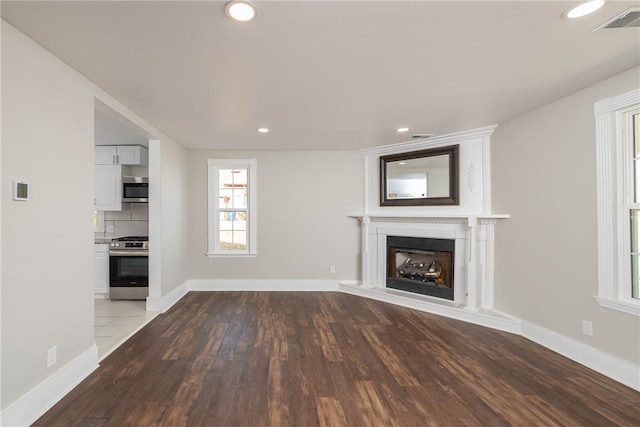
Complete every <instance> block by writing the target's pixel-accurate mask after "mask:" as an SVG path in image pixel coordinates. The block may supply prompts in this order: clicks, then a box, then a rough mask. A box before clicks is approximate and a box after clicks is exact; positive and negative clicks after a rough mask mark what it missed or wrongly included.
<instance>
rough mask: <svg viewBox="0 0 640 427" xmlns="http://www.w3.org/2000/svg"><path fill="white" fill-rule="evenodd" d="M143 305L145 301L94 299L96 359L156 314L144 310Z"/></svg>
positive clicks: (111, 349) (112, 348)
mask: <svg viewBox="0 0 640 427" xmlns="http://www.w3.org/2000/svg"><path fill="white" fill-rule="evenodd" d="M145 306H146V302H145V301H129V300H121V301H111V300H108V299H96V300H95V314H94V316H95V323H94V337H95V341H96V345H97V346H98V360H102V359H104V358H105V357H106V356H108V355H109V353H111V352H112V351H113V350H115V349H116V348H117V347H118V346H119V345H120V344H122V343H123V342H124V341H126V340H127V339H128V338H129V337H130V336H132V335H133V334H134V333H135V332H137V331H138V330H139V329H140V328H142V327H143V326H144V325H146V324H147V323H148V322H150V321H151V319H153V318H154V317H155V316H156V315H157V314H158V312H155V311H146V310H145Z"/></svg>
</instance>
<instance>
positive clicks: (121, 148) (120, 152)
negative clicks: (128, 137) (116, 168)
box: [95, 145, 149, 166]
mask: <svg viewBox="0 0 640 427" xmlns="http://www.w3.org/2000/svg"><path fill="white" fill-rule="evenodd" d="M95 164H96V165H140V166H147V165H148V164H149V151H148V150H147V149H146V148H145V147H143V146H141V145H96V147H95Z"/></svg>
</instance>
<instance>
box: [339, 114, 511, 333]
mask: <svg viewBox="0 0 640 427" xmlns="http://www.w3.org/2000/svg"><path fill="white" fill-rule="evenodd" d="M494 129H495V126H490V127H486V128H481V129H475V130H471V131H466V132H459V133H456V134H450V135H443V136H438V137H433V138H429V139H426V140H420V141H410V142H406V143H401V144H394V145H388V146H384V147H378V148H376V149H371V150H366V151H363V155H364V172H365V177H364V178H365V180H364V182H365V203H364V205H365V206H364V212H363V213H362V214H355V215H350V216H351V217H352V218H356V219H358V220H359V221H360V227H361V253H362V259H361V265H362V270H361V278H362V280H361V282H359V283H345V284H342V285H341V289H342V290H343V291H345V292H350V293H354V294H359V295H363V296H367V297H370V298H375V299H379V300H383V301H388V302H392V303H396V304H401V305H405V306H408V307H412V308H417V309H420V310H424V311H429V312H433V313H435V314H441V315H444V316H448V317H453V318H457V319H460V320H465V321H469V322H472V323H476V324H482V325H485V326H490V327H493V328H496V329H501V330H506V331H510V332H516V331H517V330H518V328H519V322H518V321H517V320H515V319H512V318H510V317H509V316H506V315H504V314H502V313H499V312H497V311H496V310H495V309H494V306H493V298H494V295H493V284H494V283H493V263H494V244H495V242H494V228H495V225H496V224H497V222H498V221H499V220H503V219H507V218H509V215H506V214H493V213H491V180H490V178H491V177H490V145H489V144H490V136H491V134H492V133H493V130H494ZM452 144H459V152H460V155H459V165H458V168H459V183H460V185H459V193H460V203H459V205H455V206H391V207H389V206H384V207H382V206H380V203H379V200H380V169H379V163H380V156H385V155H388V154H397V153H405V152H412V151H418V150H424V149H428V148H436V147H441V146H446V145H452ZM389 236H398V237H418V238H431V239H451V240H455V251H454V254H453V258H454V273H453V280H454V286H453V287H454V297H453V301H451V300H448V299H444V298H437V297H432V296H426V295H421V294H416V293H412V292H406V291H401V290H396V289H391V288H387V285H386V280H387V237H389Z"/></svg>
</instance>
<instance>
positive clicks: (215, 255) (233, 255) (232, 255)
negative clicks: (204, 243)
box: [205, 252, 258, 258]
mask: <svg viewBox="0 0 640 427" xmlns="http://www.w3.org/2000/svg"><path fill="white" fill-rule="evenodd" d="M205 255H206V256H208V257H209V258H255V257H257V256H258V254H257V253H253V254H246V253H230V254H222V253H208V252H207V253H205Z"/></svg>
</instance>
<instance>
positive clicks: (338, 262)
mask: <svg viewBox="0 0 640 427" xmlns="http://www.w3.org/2000/svg"><path fill="white" fill-rule="evenodd" d="M208 158H256V159H257V160H258V256H257V257H256V258H248V259H247V258H234V259H228V258H225V259H221V258H208V257H206V256H205V253H206V251H207V234H206V230H207V159H208ZM362 175H363V171H362V159H361V156H360V154H358V153H355V152H349V151H286V152H272V151H252V152H211V151H192V152H190V153H189V188H190V190H189V236H190V239H189V257H190V266H189V271H190V274H191V278H193V279H258V280H260V279H307V280H332V279H336V280H355V279H357V278H358V276H359V271H358V270H359V263H358V254H359V242H360V237H359V223H358V221H357V220H355V219H351V218H348V217H347V215H349V214H354V213H358V212H360V211H361V210H362V205H363V189H362ZM330 265H335V266H336V273H335V274H331V273H329V266H330Z"/></svg>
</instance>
